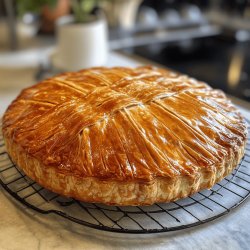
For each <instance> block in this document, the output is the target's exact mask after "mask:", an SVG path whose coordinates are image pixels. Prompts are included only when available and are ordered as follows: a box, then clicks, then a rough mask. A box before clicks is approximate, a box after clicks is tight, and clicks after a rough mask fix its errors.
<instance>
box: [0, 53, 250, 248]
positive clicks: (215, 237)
mask: <svg viewBox="0 0 250 250" xmlns="http://www.w3.org/2000/svg"><path fill="white" fill-rule="evenodd" d="M142 63H144V61H141V60H136V59H132V58H127V57H125V56H122V55H119V54H115V53H112V54H111V55H110V59H109V62H108V66H112V65H124V66H135V65H138V64H142ZM0 65H1V58H0ZM34 70H35V69H34V67H30V66H29V67H26V68H22V67H20V68H15V69H9V68H8V69H7V68H6V69H1V67H0V79H1V82H0V115H1V114H2V113H3V112H4V110H5V109H6V107H7V106H8V105H9V103H10V102H11V100H12V99H13V98H15V96H16V95H17V93H18V92H19V91H20V89H22V88H23V87H25V86H28V85H31V84H32V83H33V80H32V77H33V74H34ZM3 79H4V80H5V82H3ZM235 101H236V102H237V104H238V105H244V106H245V107H248V105H249V104H248V103H241V102H240V101H237V100H236V99H235ZM241 110H242V112H243V113H244V115H245V116H247V117H248V118H250V112H249V111H248V110H247V109H241ZM249 214H250V200H249V199H248V200H247V201H246V202H244V203H243V204H242V205H241V206H240V207H238V208H236V209H235V210H234V211H232V212H230V213H229V214H228V215H226V216H224V217H222V218H220V219H217V220H215V221H213V222H210V223H207V224H204V225H203V226H197V227H195V228H192V229H188V230H183V231H179V232H172V233H160V234H152V235H128V234H117V233H108V232H102V231H98V230H94V229H90V228H86V227H83V226H79V225H77V224H74V223H71V222H69V221H66V220H64V219H62V218H59V217H57V216H54V215H41V214H38V213H36V212H33V211H31V210H29V209H27V208H25V207H23V206H21V205H20V204H18V203H17V202H16V201H14V200H13V199H12V198H10V197H9V195H8V194H6V192H4V191H3V190H2V189H1V190H0V250H46V249H55V250H64V249H65V250H68V249H74V250H78V249H91V250H92V249H144V250H145V249H178V250H179V249H186V250H189V249H190V250H193V249H204V250H205V249H209V250H210V249H213V250H216V249H228V250H230V249H232V250H235V249H246V250H247V249H249V246H250V216H249Z"/></svg>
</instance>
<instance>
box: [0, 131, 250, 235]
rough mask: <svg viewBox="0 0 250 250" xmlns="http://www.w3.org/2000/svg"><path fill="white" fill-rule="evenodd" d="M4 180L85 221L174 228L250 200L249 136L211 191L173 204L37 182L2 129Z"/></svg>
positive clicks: (30, 202)
mask: <svg viewBox="0 0 250 250" xmlns="http://www.w3.org/2000/svg"><path fill="white" fill-rule="evenodd" d="M0 131H1V127H0ZM248 132H250V130H249V131H248ZM248 134H249V133H248ZM0 184H1V185H2V187H3V188H4V189H5V190H6V191H7V192H8V193H9V194H10V195H11V196H12V197H13V198H14V199H16V200H17V201H19V202H20V203H22V204H23V205H25V206H27V207H29V208H31V209H33V210H35V211H37V212H39V213H42V214H56V215H58V216H60V217H63V218H65V219H68V220H70V221H73V222H75V223H78V224H81V225H83V226H87V227H91V228H95V229H100V230H105V231H111V232H120V233H135V234H136V233H137V234H139V233H159V232H167V231H176V230H181V229H185V228H190V227H194V226H197V225H201V224H204V223H206V222H209V221H212V220H214V219H216V218H219V217H221V216H223V215H225V214H227V213H229V212H230V211H231V210H232V209H234V208H235V207H237V206H238V205H240V204H241V203H242V202H243V201H245V200H246V199H247V197H248V196H249V194H250V136H248V140H247V145H246V152H245V156H244V158H243V159H242V161H241V162H240V164H239V165H238V166H237V168H236V169H235V170H234V171H233V173H232V174H231V175H229V176H227V177H226V178H224V179H223V180H222V181H221V182H219V183H217V184H216V185H214V186H213V188H212V189H211V190H203V191H200V192H198V193H196V194H195V195H192V196H189V197H187V198H185V199H181V200H178V201H176V202H171V203H157V204H154V205H152V206H136V207H133V206H126V207H122V206H106V205H102V204H93V203H84V202H80V201H78V200H75V199H71V198H66V197H63V196H60V195H58V194H55V193H53V192H51V191H49V190H47V189H45V188H43V187H41V186H39V185H38V184H37V183H36V182H34V181H32V180H31V179H30V178H28V177H27V176H26V175H25V174H24V173H23V172H22V171H21V170H20V169H19V168H18V166H16V165H15V164H14V163H13V162H12V161H11V159H10V157H9V155H8V153H7V152H6V149H5V145H4V140H3V136H2V134H1V132H0Z"/></svg>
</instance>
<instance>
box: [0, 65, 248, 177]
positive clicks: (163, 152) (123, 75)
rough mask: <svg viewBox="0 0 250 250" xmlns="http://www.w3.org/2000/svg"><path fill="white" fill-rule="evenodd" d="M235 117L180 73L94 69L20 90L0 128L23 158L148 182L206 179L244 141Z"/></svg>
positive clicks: (214, 94) (218, 96) (221, 99)
mask: <svg viewBox="0 0 250 250" xmlns="http://www.w3.org/2000/svg"><path fill="white" fill-rule="evenodd" d="M183 107H189V108H183ZM13 114H16V115H15V116H14V115H13ZM240 119H241V118H240V117H239V114H238V112H237V110H236V109H235V108H234V107H233V106H232V104H231V103H230V101H228V100H227V99H226V98H225V95H224V94H222V93H221V92H220V91H218V90H213V89H211V88H210V87H209V86H208V85H206V84H205V83H202V82H199V81H196V80H194V79H192V78H190V77H187V76H185V75H179V74H177V73H174V72H172V71H169V70H163V69H155V68H154V69H152V68H151V67H139V68H136V69H130V68H95V69H91V70H82V71H79V72H73V73H65V74H61V75H59V76H56V77H53V78H50V79H47V80H44V81H43V82H41V83H39V84H37V85H35V86H32V87H31V88H28V89H26V90H24V91H23V92H22V93H21V94H20V95H19V97H18V99H17V100H15V101H14V102H13V103H12V105H11V107H10V109H9V110H8V111H7V112H6V115H5V123H4V126H5V127H6V129H5V131H6V135H8V137H9V138H13V140H14V141H15V142H16V143H17V144H18V145H20V146H21V147H22V148H23V149H25V151H26V152H28V153H29V155H32V156H34V157H35V158H36V159H38V160H39V161H41V162H42V163H43V164H44V165H46V166H50V165H51V166H55V167H56V168H59V170H60V171H61V172H65V173H66V174H67V173H71V174H74V175H76V176H84V177H95V178H99V179H114V180H118V181H122V180H125V181H131V180H140V181H152V180H154V179H155V178H158V177H159V178H161V177H164V178H165V177H170V178H172V177H175V176H182V175H186V176H191V177H194V178H193V179H195V178H196V179H198V177H199V176H200V173H201V172H202V171H203V169H206V171H207V172H209V173H210V174H211V175H212V174H213V173H214V172H215V171H216V169H214V168H213V166H215V165H216V164H217V165H219V163H221V162H222V161H223V159H224V158H227V156H228V155H230V152H229V151H230V150H231V149H232V148H236V147H237V145H240V144H242V143H241V142H242V140H243V139H244V136H245V128H244V126H243V125H242V124H240V122H239V121H240ZM5 124H6V125H5ZM198 152H199V153H198ZM217 165H216V166H217Z"/></svg>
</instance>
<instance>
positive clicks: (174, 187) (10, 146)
mask: <svg viewBox="0 0 250 250" xmlns="http://www.w3.org/2000/svg"><path fill="white" fill-rule="evenodd" d="M4 140H5V145H6V149H7V152H8V153H9V155H10V157H11V159H12V160H13V161H14V162H15V163H16V164H17V165H18V166H19V167H20V168H21V169H22V170H23V171H24V173H25V174H26V175H27V176H28V177H30V178H31V179H33V180H35V181H36V182H37V183H38V184H40V185H41V186H43V187H45V188H47V189H49V190H51V191H53V192H55V193H58V194H60V195H63V196H67V197H72V198H75V199H78V200H81V201H84V202H93V203H104V204H107V205H119V206H128V205H129V206H136V205H151V204H154V203H157V202H171V201H175V200H178V199H180V198H185V197H187V196H189V195H192V194H194V193H196V192H198V191H200V190H203V189H209V188H211V187H212V186H213V185H214V184H215V183H217V182H219V181H220V180H222V179H223V178H224V177H226V176H227V175H229V174H230V173H231V172H232V171H233V169H234V168H235V167H236V166H237V165H238V164H239V162H240V160H241V159H242V157H243V156H244V151H245V143H246V142H245V141H244V143H243V144H242V145H241V146H239V147H238V148H237V149H235V150H234V152H231V153H230V154H229V155H230V156H231V157H228V158H227V159H224V160H223V162H222V163H220V164H218V165H217V166H214V167H213V168H212V169H213V171H212V170H210V171H208V170H205V169H203V170H202V171H200V172H198V173H197V175H196V176H195V177H190V176H184V175H182V176H178V177H175V178H163V177H156V178H154V180H153V181H150V182H145V181H139V180H134V181H127V182H125V181H123V182H118V181H114V180H100V179H97V178H93V177H82V178H80V177H77V176H70V175H65V174H63V173H60V172H58V171H56V169H55V168H53V167H49V166H44V165H43V164H42V163H41V162H40V161H38V160H37V159H36V158H34V157H33V156H31V155H29V154H27V153H26V152H25V151H24V150H23V149H22V148H21V147H20V146H19V145H17V144H16V143H15V142H13V141H11V140H10V139H9V138H6V137H4Z"/></svg>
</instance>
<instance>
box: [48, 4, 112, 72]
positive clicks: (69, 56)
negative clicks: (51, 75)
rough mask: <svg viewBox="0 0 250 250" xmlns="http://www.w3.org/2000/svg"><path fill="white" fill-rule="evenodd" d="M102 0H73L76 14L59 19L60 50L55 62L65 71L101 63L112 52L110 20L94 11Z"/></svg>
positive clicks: (58, 40)
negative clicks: (108, 30) (110, 49)
mask: <svg viewBox="0 0 250 250" xmlns="http://www.w3.org/2000/svg"><path fill="white" fill-rule="evenodd" d="M97 5H98V0H72V1H71V6H72V11H73V15H71V16H64V17H61V18H59V19H58V20H57V49H56V53H55V54H54V56H53V57H52V61H53V64H54V65H55V66H56V67H57V68H60V69H63V70H79V69H81V68H86V67H93V66H101V65H103V64H105V62H106V59H107V54H108V42H107V27H106V21H105V18H104V17H103V16H101V15H100V14H93V10H94V8H95V7H96V6H97Z"/></svg>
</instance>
